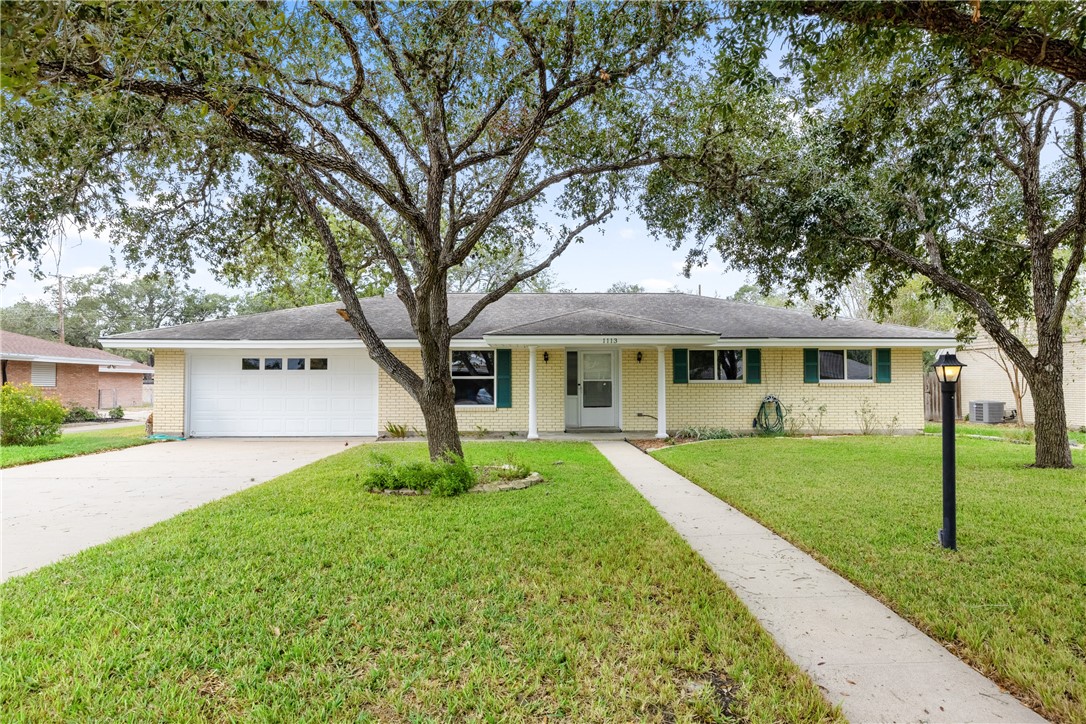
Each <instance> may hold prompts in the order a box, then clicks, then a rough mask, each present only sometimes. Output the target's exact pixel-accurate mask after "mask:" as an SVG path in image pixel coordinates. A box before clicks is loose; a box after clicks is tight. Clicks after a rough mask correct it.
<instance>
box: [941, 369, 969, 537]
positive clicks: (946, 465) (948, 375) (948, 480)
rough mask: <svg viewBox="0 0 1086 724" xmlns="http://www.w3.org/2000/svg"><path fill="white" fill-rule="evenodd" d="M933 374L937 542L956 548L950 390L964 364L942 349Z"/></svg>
mask: <svg viewBox="0 0 1086 724" xmlns="http://www.w3.org/2000/svg"><path fill="white" fill-rule="evenodd" d="M934 367H935V376H936V377H938V378H939V383H940V387H941V388H942V391H943V528H942V530H940V531H939V543H941V544H942V546H943V548H949V549H951V550H957V549H958V521H957V491H956V490H955V486H956V484H957V481H956V480H955V469H956V463H955V460H954V417H955V411H956V408H955V405H954V392H955V386H956V385H957V384H958V378H959V377H960V376H961V374H962V367H965V365H964V364H962V363H961V362H959V361H958V358H957V357H956V356H955V355H954V353H953V352H944V353H943V354H941V355H939V357H938V359H936V360H935V365H934Z"/></svg>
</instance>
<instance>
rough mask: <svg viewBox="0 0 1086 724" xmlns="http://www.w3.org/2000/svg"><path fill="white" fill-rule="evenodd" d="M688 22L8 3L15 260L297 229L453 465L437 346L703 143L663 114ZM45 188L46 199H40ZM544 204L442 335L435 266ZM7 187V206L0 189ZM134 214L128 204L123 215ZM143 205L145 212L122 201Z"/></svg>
mask: <svg viewBox="0 0 1086 724" xmlns="http://www.w3.org/2000/svg"><path fill="white" fill-rule="evenodd" d="M706 12H707V11H706V8H705V7H704V6H702V5H699V4H687V3H674V4H670V3H669V4H664V3H659V4H647V3H589V4H583V5H582V4H578V3H576V2H569V3H566V4H562V5H559V4H555V3H534V4H505V3H373V2H357V3H340V2H336V3H331V2H329V3H323V2H312V3H308V4H295V3H275V2H268V3H224V4H202V3H187V2H186V3H181V2H140V3H121V2H118V3H108V4H99V3H79V2H70V3H68V4H66V5H65V6H63V8H62V11H58V9H57V8H56V7H54V6H49V5H46V4H30V3H23V4H16V5H15V7H13V8H8V9H7V17H6V18H5V33H6V34H7V35H6V38H5V39H6V42H5V61H6V64H5V66H6V69H7V73H8V75H7V76H6V77H5V86H6V88H7V89H9V90H8V91H6V92H7V94H8V97H7V98H6V99H5V100H6V108H7V109H8V112H9V116H10V117H11V121H12V123H11V124H10V126H11V131H12V138H13V143H11V144H9V145H7V146H6V147H5V148H4V149H3V150H2V153H3V158H2V160H3V161H4V165H5V166H6V167H7V168H8V169H10V170H9V171H8V172H7V174H8V176H7V179H6V180H7V181H8V184H7V186H8V187H9V188H11V187H12V186H15V187H18V189H19V190H20V191H19V194H18V195H16V196H14V197H11V196H8V195H7V194H5V197H7V198H12V199H13V204H17V205H18V206H19V207H20V208H21V210H24V211H28V212H29V213H24V214H11V213H10V212H11V211H12V209H11V208H10V207H9V208H8V209H5V210H4V211H5V213H3V214H2V215H0V216H3V217H4V221H3V224H4V228H3V229H0V230H2V231H4V232H5V233H6V234H7V235H8V237H9V238H10V239H11V240H12V244H11V246H12V248H11V250H9V257H14V258H20V257H28V258H36V256H37V255H38V254H39V252H40V243H41V239H42V229H41V225H40V223H39V222H40V220H41V219H44V218H48V217H49V215H50V214H56V213H57V212H58V211H65V212H66V211H67V210H68V209H69V208H72V207H77V208H80V209H83V210H84V211H82V213H83V214H84V215H85V216H86V215H88V214H90V212H89V211H86V209H93V210H94V211H95V212H96V215H95V218H102V217H105V218H107V219H108V220H109V221H110V222H111V223H112V224H113V226H112V227H111V228H113V229H114V230H115V232H116V235H117V238H118V239H119V241H120V243H121V244H122V247H123V248H124V250H125V251H126V253H127V255H128V256H129V257H134V258H139V259H143V258H147V257H152V258H154V259H156V260H157V261H159V262H160V263H163V264H168V265H170V266H174V267H178V266H180V267H184V266H185V265H186V264H188V265H191V260H192V257H193V255H194V254H199V255H202V256H205V257H207V258H210V259H224V258H226V259H228V258H231V257H232V256H234V255H235V253H236V245H238V244H260V243H262V241H264V240H266V238H267V235H268V234H269V233H270V231H269V230H270V229H271V228H272V227H274V226H275V225H276V224H278V223H281V222H280V220H281V219H289V220H290V223H292V224H301V225H304V226H305V227H306V228H307V229H308V230H309V233H311V234H312V235H313V237H314V238H317V239H319V240H320V242H321V245H322V247H323V249H324V255H325V258H326V261H327V264H328V268H329V276H330V279H331V280H332V283H333V284H334V286H335V288H336V290H337V292H339V295H340V297H341V299H342V300H343V303H344V305H345V307H346V311H347V316H348V318H349V320H350V322H351V324H352V326H353V327H354V329H355V331H356V332H357V333H358V335H359V337H361V339H362V340H363V342H364V343H365V344H366V347H367V350H368V354H369V355H370V357H371V358H373V359H374V360H375V361H376V363H377V364H378V365H379V366H380V367H381V368H382V369H383V370H384V371H385V372H386V373H388V374H389V375H390V376H391V377H392V378H393V379H394V380H396V382H397V383H399V384H400V385H401V386H402V387H403V388H404V389H405V390H407V392H408V393H409V394H410V395H411V397H412V398H414V399H415V400H417V401H418V402H419V404H420V406H421V408H422V412H423V416H424V418H425V421H426V427H427V433H428V442H429V445H430V452H431V455H432V456H437V455H440V454H442V453H444V452H446V451H451V452H455V453H459V452H460V450H461V445H460V439H459V434H458V431H457V423H456V415H455V407H454V395H453V385H452V378H451V373H450V362H451V360H450V355H449V344H450V340H451V338H452V336H453V335H455V334H457V333H459V332H460V331H462V330H464V329H465V328H467V326H468V325H469V324H471V322H472V321H473V320H474V319H475V318H476V317H477V316H478V314H479V313H480V312H481V311H482V310H483V309H484V308H486V306H487V305H489V304H491V303H493V302H494V301H496V300H497V299H500V298H501V297H502V296H503V295H504V294H506V293H508V292H509V291H510V290H512V289H514V288H515V287H516V286H517V285H518V284H521V283H522V282H524V281H525V280H527V279H530V278H531V277H533V276H534V275H536V274H538V273H539V272H542V271H543V270H545V269H546V268H547V267H548V266H549V264H550V263H551V262H552V261H553V260H554V259H555V258H557V257H558V255H559V254H561V253H562V252H563V251H564V250H565V249H566V248H567V247H568V246H569V245H570V244H571V243H573V242H574V241H575V240H577V239H578V238H579V236H580V234H581V233H582V232H583V231H584V230H585V229H587V228H589V227H590V226H592V225H594V224H597V223H599V222H600V221H602V220H603V219H606V218H607V217H608V216H609V215H610V214H611V213H612V211H613V209H614V208H615V205H616V203H618V201H619V200H620V199H623V198H624V197H629V196H630V195H631V194H632V193H634V192H635V191H636V190H637V189H638V188H640V184H639V183H637V176H638V170H644V169H648V168H651V167H652V166H654V165H656V164H658V163H660V162H662V161H664V160H666V159H668V158H669V157H671V156H673V155H675V154H676V153H678V152H680V151H686V150H687V149H685V148H684V149H676V148H675V144H673V143H671V141H670V139H673V138H679V139H682V141H681V142H682V143H683V144H689V143H690V142H691V141H690V140H689V139H691V138H695V139H696V138H698V137H699V134H694V133H676V130H677V129H679V128H681V127H682V126H683V124H684V122H685V121H686V119H687V117H688V116H689V113H688V112H687V109H685V108H683V107H682V106H681V105H677V104H673V103H671V102H669V101H668V100H667V99H670V98H672V97H675V96H677V95H678V93H677V92H676V91H675V90H674V89H676V88H681V87H682V86H683V85H684V78H683V75H684V74H683V73H682V70H683V68H682V65H681V58H682V57H683V53H684V51H687V50H689V49H690V48H691V44H692V42H694V41H695V40H697V39H698V38H700V37H701V36H702V35H703V32H704V30H705V26H706V23H707V19H706V17H705V15H706ZM39 179H41V180H42V181H43V182H44V181H45V180H46V179H48V181H49V183H48V184H47V186H48V188H47V190H46V191H44V192H43V193H42V194H37V193H35V192H34V190H33V189H34V184H35V183H36V182H37V181H38V180H39ZM551 189H554V190H555V191H556V194H557V195H556V202H555V208H556V210H557V211H558V212H560V213H561V214H562V216H563V218H564V219H565V222H564V223H562V224H561V225H559V226H557V227H556V228H553V229H550V231H551V237H550V239H549V241H548V242H547V244H546V246H547V251H546V252H544V253H543V254H542V256H541V258H540V260H539V262H538V263H536V264H535V265H533V266H531V267H529V268H527V269H523V270H521V271H518V272H516V273H514V274H512V275H511V276H510V277H508V278H507V279H505V280H504V281H502V282H501V283H500V284H497V285H495V286H493V288H492V289H491V290H490V291H489V292H487V293H486V294H485V295H483V296H482V298H481V299H479V300H478V302H477V303H476V304H474V305H473V306H472V307H471V308H470V309H468V310H467V311H466V312H463V313H460V312H458V315H459V318H458V319H450V309H449V302H448V296H447V286H448V284H447V283H448V278H449V273H450V270H453V269H455V268H456V267H458V266H459V265H461V264H463V263H464V261H465V260H467V259H468V258H469V257H470V256H471V255H472V254H473V253H474V252H475V251H476V250H477V249H478V248H480V246H482V247H494V248H501V247H502V245H507V244H516V243H517V242H516V238H515V237H512V236H510V233H509V230H510V229H525V228H532V227H536V226H539V224H538V223H537V218H536V213H535V211H536V208H537V206H538V205H539V204H540V203H542V202H543V200H544V198H545V194H546V192H548V191H549V190H551ZM13 190H14V189H13ZM126 194H128V195H126ZM131 194H135V196H136V197H137V198H138V199H139V201H140V203H131V202H130V201H129V195H131ZM333 215H335V216H337V217H340V218H343V219H346V220H349V221H351V222H353V223H354V224H357V225H358V226H359V227H361V228H362V229H364V230H365V231H366V232H367V233H368V234H369V237H370V239H371V242H372V244H373V248H374V249H375V251H376V254H377V255H379V257H380V259H381V261H382V262H383V263H384V264H385V265H386V266H387V268H388V270H389V272H390V273H391V275H392V278H393V280H394V285H395V289H396V295H397V296H398V297H399V299H400V300H401V301H402V302H403V305H404V307H405V309H406V310H407V313H408V316H409V317H410V320H411V324H412V327H413V329H414V330H415V333H416V336H417V337H418V340H419V343H420V347H421V353H422V364H423V369H422V371H421V374H420V373H419V372H417V371H416V370H414V369H412V368H411V367H409V366H407V365H406V364H405V363H403V362H402V361H401V360H399V359H398V358H397V357H396V356H395V355H393V354H392V353H391V352H390V351H389V350H388V348H386V347H385V345H384V344H383V343H382V341H381V340H380V339H379V338H378V336H377V334H376V333H375V331H374V330H373V328H372V327H371V326H370V324H369V322H368V320H367V319H366V317H365V315H364V313H363V311H362V307H361V305H360V304H359V302H358V297H357V295H356V292H355V289H354V288H353V287H352V286H351V280H350V279H349V278H348V276H347V275H346V274H345V261H344V252H343V249H342V248H341V238H340V236H339V235H337V233H336V229H335V228H334V226H333V224H332V223H331V222H330V217H332V216H333Z"/></svg>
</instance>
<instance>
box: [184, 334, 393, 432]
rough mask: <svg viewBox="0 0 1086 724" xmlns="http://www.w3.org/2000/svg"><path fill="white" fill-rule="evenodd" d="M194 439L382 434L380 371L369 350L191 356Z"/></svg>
mask: <svg viewBox="0 0 1086 724" xmlns="http://www.w3.org/2000/svg"><path fill="white" fill-rule="evenodd" d="M188 369H189V402H188V417H189V434H190V435H193V436H196V437H275V436H280V437H303V436H305V437H308V436H320V435H376V434H377V365H376V364H375V363H374V362H373V360H371V359H370V358H369V357H367V356H366V353H365V352H364V351H355V350H349V351H348V350H320V349H306V350H298V349H294V350H251V351H235V350H232V351H230V352H218V351H216V352H195V351H194V352H191V353H190V355H189V366H188Z"/></svg>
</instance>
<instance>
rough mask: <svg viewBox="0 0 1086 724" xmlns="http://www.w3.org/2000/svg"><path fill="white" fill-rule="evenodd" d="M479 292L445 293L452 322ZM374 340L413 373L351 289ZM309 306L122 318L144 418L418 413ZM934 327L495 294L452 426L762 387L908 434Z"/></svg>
mask: <svg viewBox="0 0 1086 724" xmlns="http://www.w3.org/2000/svg"><path fill="white" fill-rule="evenodd" d="M478 299H479V295H477V294H454V295H450V300H449V308H450V316H451V317H452V318H453V319H454V320H455V319H459V318H460V315H462V314H463V313H464V312H466V311H467V309H468V308H469V307H470V306H471V305H472V304H473V303H474V302H475V301H477V300H478ZM361 303H362V309H363V311H364V313H365V314H366V316H367V318H368V319H369V321H370V323H371V324H372V325H373V327H374V328H375V329H376V331H377V332H378V333H379V334H380V335H381V338H382V339H383V340H384V341H385V343H386V344H387V345H388V346H389V348H391V349H392V350H393V351H394V352H395V353H396V354H397V355H398V356H399V357H400V358H401V359H403V360H404V361H406V362H407V363H408V364H410V365H412V366H413V367H415V368H416V369H421V358H420V354H419V351H418V347H419V345H418V342H417V340H416V339H415V338H414V335H413V334H412V330H411V324H410V322H409V319H408V315H407V312H406V310H405V309H404V307H403V305H402V304H401V302H400V301H399V300H398V299H397V298H395V297H393V296H386V297H369V298H365V299H362V300H361ZM341 310H342V304H339V303H333V304H321V305H316V306H311V307H302V308H298V309H288V310H281V311H275V312H266V313H262V314H254V315H249V316H242V317H232V318H228V319H219V320H213V321H207V322H197V323H193V324H187V325H181V326H177V327H166V328H162V329H155V330H148V331H145V332H131V333H127V334H121V335H116V336H112V337H108V338H105V339H103V340H102V341H103V343H105V344H108V345H109V346H111V347H125V348H138V349H143V348H147V349H153V350H154V353H155V367H156V371H157V375H156V378H155V387H156V391H155V409H154V413H155V431H156V432H161V433H167V434H184V435H190V436H277V435H279V436H303V435H376V434H378V433H379V432H380V431H381V429H382V428H383V427H384V426H385V425H387V424H389V423H392V424H396V425H406V426H409V427H411V426H415V427H417V428H419V429H421V428H422V427H423V419H422V414H421V412H420V410H419V407H418V405H417V404H416V403H415V402H414V401H413V400H412V399H411V398H410V397H409V396H408V394H407V393H406V392H405V391H404V390H403V389H402V388H401V387H400V386H399V385H398V384H396V382H394V381H393V380H392V379H391V378H390V377H389V376H388V375H386V374H385V373H384V372H383V371H381V370H380V369H379V368H378V367H377V365H376V364H375V363H374V362H373V361H371V360H370V359H369V357H368V356H367V354H366V350H365V348H364V345H363V344H362V342H361V341H360V340H359V339H358V336H357V335H356V334H355V332H354V330H353V329H352V327H351V326H350V324H348V323H347V322H346V321H345V320H344V319H343V317H342V316H341V314H340V312H341ZM953 344H954V338H953V336H951V335H949V334H947V333H945V332H932V331H929V330H923V329H914V328H909V327H900V326H894V325H884V324H876V323H874V322H870V321H862V320H852V319H825V320H822V319H818V318H816V317H813V316H811V315H809V314H806V313H803V312H799V311H794V310H787V309H774V308H770V307H762V306H757V305H750V304H741V303H738V302H730V301H725V300H721V299H713V298H709V297H701V296H693V295H688V294H509V295H507V296H506V297H504V298H502V299H501V300H499V301H498V302H496V303H494V304H492V305H491V306H489V307H487V308H486V309H485V310H484V311H483V312H482V313H481V314H480V315H479V316H478V318H476V320H475V321H474V322H473V323H472V324H471V325H470V326H469V327H468V328H467V329H466V330H464V331H463V332H462V333H461V334H459V335H457V336H456V337H455V338H454V340H453V342H452V370H453V378H454V384H455V387H456V394H457V402H458V405H457V412H458V419H459V422H460V427H461V429H462V430H464V431H473V430H476V429H485V430H489V431H491V432H496V433H508V432H517V433H521V434H527V436H528V437H529V438H534V437H536V436H538V435H539V433H541V432H543V433H546V432H561V431H575V430H579V429H596V430H599V429H613V430H622V431H627V432H642V431H644V432H649V433H650V434H660V435H663V434H665V431H673V430H675V429H676V428H681V427H684V426H688V425H712V426H723V427H729V428H732V429H735V430H745V429H749V428H750V427H751V425H752V421H753V419H754V417H755V415H756V414H757V410H758V407H759V404H760V403H761V401H762V399H763V398H764V397H765V396H766V395H775V396H777V397H778V398H780V400H781V402H782V404H783V405H784V406H786V407H789V408H790V409H791V414H792V415H793V417H794V418H795V419H797V420H802V421H803V424H802V427H803V428H805V429H812V430H814V429H821V430H822V431H827V432H828V431H853V430H859V429H862V428H863V427H864V426H865V423H864V422H863V420H862V418H864V417H866V418H867V421H868V423H870V422H872V421H874V422H876V423H877V424H878V425H880V426H881V427H882V428H889V427H893V428H895V429H897V430H898V431H918V430H921V429H922V428H923V425H924V409H923V383H924V370H923V363H922V351H923V350H924V349H927V348H938V347H946V346H952V345H953Z"/></svg>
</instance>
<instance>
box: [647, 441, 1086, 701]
mask: <svg viewBox="0 0 1086 724" xmlns="http://www.w3.org/2000/svg"><path fill="white" fill-rule="evenodd" d="M940 444H941V441H940V439H939V438H934V437H896V438H887V437H839V438H830V439H825V440H812V439H807V438H773V439H765V438H761V439H743V440H728V441H722V442H705V443H698V444H696V445H686V446H680V447H675V448H670V449H665V450H662V451H660V452H657V453H654V455H655V456H656V457H657V458H658V459H659V460H661V461H662V462H664V463H666V464H667V465H669V466H671V467H672V468H674V469H675V470H677V471H678V472H680V473H681V474H683V475H685V476H687V477H688V478H689V479H691V480H693V481H694V482H695V483H697V484H698V485H700V486H702V487H703V488H705V489H706V490H708V491H709V492H711V493H713V494H714V495H716V496H718V497H720V498H722V499H723V500H725V501H727V502H728V503H731V504H732V505H734V506H735V507H737V508H739V509H740V510H742V511H744V512H746V513H747V514H749V515H751V516H752V517H754V518H756V519H758V520H759V521H761V522H762V523H764V524H765V525H767V526H768V527H770V528H772V529H773V530H775V531H777V532H778V533H780V534H781V535H782V536H784V537H785V538H787V539H788V540H790V541H791V542H793V543H794V544H796V545H798V546H799V547H801V548H803V549H804V550H806V551H809V552H811V553H813V554H814V555H815V556H816V557H817V558H818V559H819V560H821V561H822V562H823V563H825V564H826V565H828V566H830V567H831V568H833V569H835V570H836V571H838V572H839V573H841V574H842V575H844V576H845V577H847V578H849V579H850V580H852V581H853V582H855V583H856V584H858V585H859V586H861V587H863V588H864V589H866V590H867V591H869V592H870V593H872V594H874V595H875V596H877V597H878V598H879V599H881V600H882V601H884V602H886V603H887V604H888V605H889V606H890V607H891V608H893V609H894V610H896V611H897V612H898V613H900V614H902V615H903V616H905V617H906V618H908V619H909V620H910V621H912V622H914V623H915V624H917V625H918V626H919V627H920V628H922V629H923V630H925V631H927V632H928V633H929V634H931V635H933V636H935V637H936V638H938V639H940V640H941V641H943V642H944V643H946V644H947V645H948V647H949V648H950V649H951V650H952V651H954V652H955V653H957V654H958V655H959V656H961V657H962V658H963V659H965V660H966V661H968V662H969V663H971V664H972V665H974V666H975V667H976V668H978V669H979V670H981V671H983V672H984V673H986V674H988V675H990V676H992V677H993V678H994V679H995V680H996V681H998V682H999V683H1001V684H1003V685H1004V686H1006V687H1007V688H1009V689H1011V690H1012V691H1014V692H1015V693H1016V694H1017V695H1018V696H1020V697H1021V698H1022V699H1023V700H1024V701H1026V702H1027V703H1029V704H1030V705H1032V706H1034V707H1035V708H1038V709H1039V710H1040V711H1041V712H1042V713H1043V714H1044V715H1045V716H1047V717H1049V718H1050V719H1053V720H1057V721H1065V722H1071V721H1077V722H1082V721H1086V543H1084V533H1086V454H1083V452H1082V451H1075V452H1074V453H1073V455H1074V459H1075V462H1076V464H1077V465H1078V466H1079V467H1078V468H1076V469H1074V470H1033V469H1026V468H1025V467H1024V466H1025V465H1027V464H1028V463H1030V462H1032V460H1033V449H1032V447H1029V446H1025V445H1011V444H1008V443H1005V442H999V441H988V440H976V439H970V438H961V439H959V440H958V548H959V550H958V551H957V552H949V551H944V550H943V549H941V548H939V547H938V546H937V545H936V544H935V543H934V541H935V537H936V531H937V530H938V529H939V528H940V527H941V525H942V512H941V511H942V498H941V482H940V481H941V477H940V475H941V469H942V468H941V465H942V463H941V457H940V456H941V449H940Z"/></svg>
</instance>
